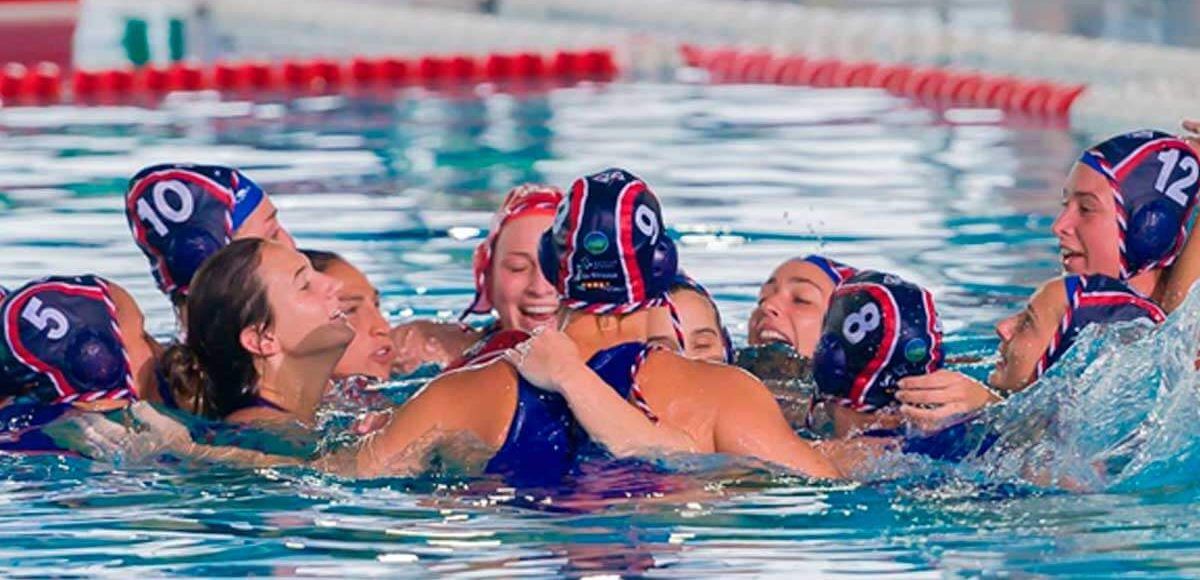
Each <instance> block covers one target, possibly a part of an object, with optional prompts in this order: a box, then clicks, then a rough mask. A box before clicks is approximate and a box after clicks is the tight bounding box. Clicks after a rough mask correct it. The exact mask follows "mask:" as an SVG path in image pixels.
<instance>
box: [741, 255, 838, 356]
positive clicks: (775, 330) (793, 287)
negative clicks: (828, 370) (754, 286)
mask: <svg viewBox="0 0 1200 580" xmlns="http://www.w3.org/2000/svg"><path fill="white" fill-rule="evenodd" d="M833 290H834V285H833V281H832V280H830V279H829V276H828V275H826V274H825V272H823V271H822V270H821V268H820V267H818V266H816V265H815V264H811V263H809V262H805V261H804V260H788V261H787V262H784V263H783V264H782V265H780V266H779V267H778V268H776V269H775V271H774V272H772V273H771V277H770V278H769V279H768V280H767V282H766V283H765V284H763V285H762V288H761V289H760V290H759V292H758V306H757V307H756V308H755V309H754V312H752V313H751V314H750V336H749V342H750V344H751V345H753V346H758V345H763V344H768V343H772V342H782V343H786V344H788V345H791V347H792V348H793V349H795V350H796V352H798V353H800V354H802V355H804V356H810V357H811V356H812V354H813V350H814V349H815V348H816V345H817V340H818V339H819V338H820V337H821V323H822V321H823V320H824V319H825V311H826V310H828V309H829V298H830V296H831V295H832V294H833Z"/></svg>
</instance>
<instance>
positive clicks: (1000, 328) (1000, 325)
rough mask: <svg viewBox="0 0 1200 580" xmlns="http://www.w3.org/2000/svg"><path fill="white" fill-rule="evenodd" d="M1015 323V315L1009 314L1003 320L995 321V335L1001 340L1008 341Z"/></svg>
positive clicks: (1010, 338)
mask: <svg viewBox="0 0 1200 580" xmlns="http://www.w3.org/2000/svg"><path fill="white" fill-rule="evenodd" d="M1014 324H1016V317H1015V316H1009V317H1008V318H1005V319H1004V320H1001V321H1000V322H997V323H996V336H999V337H1000V341H1001V342H1008V341H1010V340H1012V337H1013V325H1014Z"/></svg>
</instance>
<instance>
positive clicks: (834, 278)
mask: <svg viewBox="0 0 1200 580" xmlns="http://www.w3.org/2000/svg"><path fill="white" fill-rule="evenodd" d="M801 260H803V261H805V262H808V263H809V264H812V265H814V266H816V267H818V268H820V269H821V271H822V272H824V273H825V275H826V276H829V280H830V281H831V282H833V287H834V288H837V287H838V286H841V285H842V282H845V281H846V280H847V279H849V278H850V277H851V276H854V275H855V274H857V273H858V269H857V268H854V267H851V266H847V265H846V264H843V263H841V262H839V261H837V260H833V259H830V258H826V257H825V256H822V255H819V254H809V255H807V256H804V257H803V258H801Z"/></svg>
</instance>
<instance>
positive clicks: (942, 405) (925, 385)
mask: <svg viewBox="0 0 1200 580" xmlns="http://www.w3.org/2000/svg"><path fill="white" fill-rule="evenodd" d="M896 399H897V400H899V401H900V403H901V405H900V414H901V415H903V416H904V418H905V419H906V420H907V421H908V422H909V423H910V424H912V425H913V426H914V427H916V428H917V429H918V430H920V431H922V432H925V433H934V432H937V431H941V430H942V429H945V428H946V427H949V426H951V425H953V424H955V423H958V422H960V421H962V420H963V419H966V418H967V417H969V416H971V415H972V414H974V413H975V412H976V411H979V410H980V409H982V408H984V407H985V406H987V405H989V404H991V403H994V402H997V401H999V400H1000V398H999V397H997V396H996V395H995V394H993V393H992V391H991V390H990V389H988V388H987V387H986V386H984V385H983V384H982V383H980V382H979V381H976V380H975V379H972V378H971V377H968V376H966V375H964V374H962V373H956V372H954V371H948V370H940V371H936V372H933V373H930V374H927V375H919V376H912V377H905V378H903V379H900V389H899V390H898V391H896Z"/></svg>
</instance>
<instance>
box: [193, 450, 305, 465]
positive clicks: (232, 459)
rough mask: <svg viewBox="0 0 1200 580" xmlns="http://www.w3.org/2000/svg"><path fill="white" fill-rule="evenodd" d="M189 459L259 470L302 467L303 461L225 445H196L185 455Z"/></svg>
mask: <svg viewBox="0 0 1200 580" xmlns="http://www.w3.org/2000/svg"><path fill="white" fill-rule="evenodd" d="M183 455H186V456H187V457H188V458H189V459H193V460H196V461H204V462H209V463H221V464H224V465H233V466H236V467H247V468H259V467H281V466H287V465H302V464H303V463H304V461H303V460H301V459H297V458H295V457H287V456H284V455H273V454H270V453H263V452H261V451H255V450H253V449H242V448H240V447H230V446H224V445H200V444H195V445H193V446H191V448H190V449H189V450H188V451H186V452H185V453H183Z"/></svg>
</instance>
